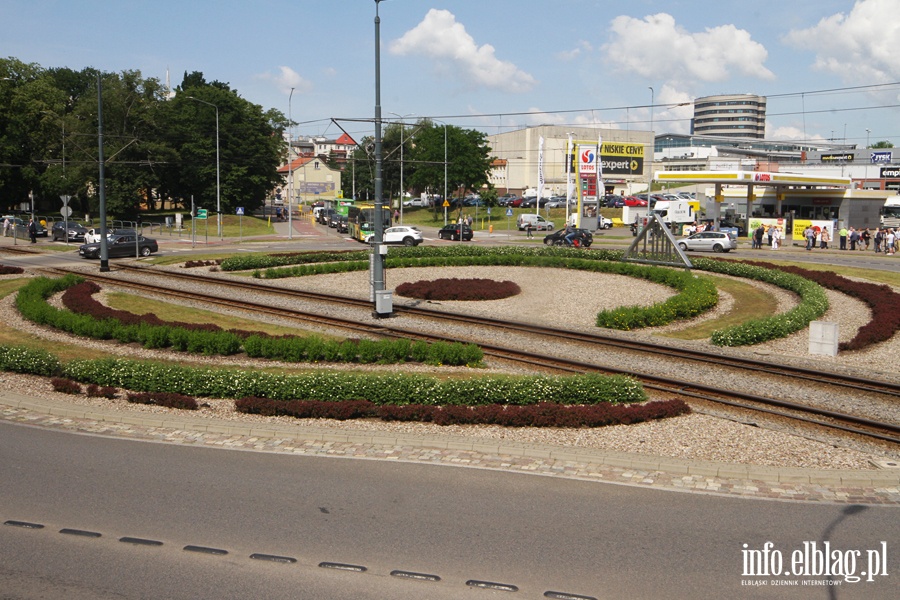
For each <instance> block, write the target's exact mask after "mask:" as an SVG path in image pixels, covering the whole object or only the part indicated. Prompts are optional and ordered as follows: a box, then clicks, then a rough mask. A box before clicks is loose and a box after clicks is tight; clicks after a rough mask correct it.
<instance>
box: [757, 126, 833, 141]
mask: <svg viewBox="0 0 900 600" xmlns="http://www.w3.org/2000/svg"><path fill="white" fill-rule="evenodd" d="M766 139H767V140H800V141H810V142H813V141H824V140H825V138H824V137H823V136H821V135H819V134H818V133H815V134H807V133H806V132H804V131H803V129H801V128H800V127H794V126H793V125H783V126H781V127H772V126H770V125H769V124H768V123H767V124H766Z"/></svg>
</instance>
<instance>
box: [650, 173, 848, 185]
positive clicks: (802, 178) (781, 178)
mask: <svg viewBox="0 0 900 600" xmlns="http://www.w3.org/2000/svg"><path fill="white" fill-rule="evenodd" d="M653 180H654V181H660V182H669V183H685V184H692V183H693V184H697V183H709V184H719V185H748V186H751V185H752V186H757V185H760V186H776V187H778V186H803V187H843V188H849V187H850V186H851V185H852V180H851V179H850V178H849V177H821V176H816V175H801V174H799V173H768V172H764V171H658V172H656V173H654V174H653Z"/></svg>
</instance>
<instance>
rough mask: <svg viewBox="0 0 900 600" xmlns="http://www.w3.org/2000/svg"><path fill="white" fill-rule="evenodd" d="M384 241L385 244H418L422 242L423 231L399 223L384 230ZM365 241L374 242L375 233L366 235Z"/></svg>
mask: <svg viewBox="0 0 900 600" xmlns="http://www.w3.org/2000/svg"><path fill="white" fill-rule="evenodd" d="M382 241H383V243H385V244H403V245H404V246H418V245H419V244H421V243H422V232H421V231H419V230H418V229H416V228H415V227H411V226H409V225H397V226H396V227H388V228H387V229H385V230H384V236H383V237H382ZM365 242H366V243H367V244H372V243H374V242H375V234H374V233H370V234H369V235H367V236H366V239H365Z"/></svg>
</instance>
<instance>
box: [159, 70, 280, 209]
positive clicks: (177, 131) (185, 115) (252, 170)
mask: <svg viewBox="0 0 900 600" xmlns="http://www.w3.org/2000/svg"><path fill="white" fill-rule="evenodd" d="M217 112H218V131H217V127H216V113H217ZM166 122H167V129H166V135H167V137H168V141H169V144H170V145H171V146H172V147H173V148H175V149H176V151H177V155H178V164H177V165H170V168H168V169H166V172H165V175H164V177H163V185H164V187H165V189H166V190H167V192H168V193H169V194H171V195H173V196H176V197H180V198H183V199H184V201H185V203H186V204H187V203H189V198H190V197H191V196H193V197H194V202H195V205H196V206H198V207H204V208H207V209H210V210H213V211H214V210H215V208H216V205H217V195H216V192H217V183H216V182H217V169H218V176H219V182H220V183H219V185H220V190H219V191H220V197H219V201H220V203H221V209H222V212H223V213H226V214H230V213H232V212H233V211H234V209H235V208H236V207H238V206H242V207H245V208H246V209H248V210H253V209H256V208H259V207H261V206H263V204H264V203H265V200H266V197H267V195H268V194H269V192H270V191H271V190H272V189H274V188H275V187H276V186H277V185H278V184H279V183H280V182H281V178H280V176H279V175H278V173H277V168H278V166H279V165H280V164H281V163H282V161H283V160H284V159H285V157H286V148H285V144H284V138H283V136H282V133H283V131H284V130H285V128H286V126H287V119H286V117H285V116H284V115H283V114H282V113H281V112H279V111H277V110H269V111H267V112H264V111H263V110H262V107H260V106H259V105H256V104H252V103H250V102H248V101H246V100H244V99H243V98H241V97H240V96H238V94H237V93H236V92H234V91H232V90H231V89H230V88H229V87H228V86H227V85H226V84H222V83H220V82H212V83H210V84H207V83H206V82H205V80H204V79H203V77H202V75H201V74H197V73H194V74H191V75H190V76H186V77H185V82H184V84H183V85H182V86H181V87H179V88H178V89H177V92H176V95H175V97H174V98H173V99H172V100H170V101H169V103H168V104H167V110H166ZM217 139H218V145H219V156H218V160H217V158H216V142H217Z"/></svg>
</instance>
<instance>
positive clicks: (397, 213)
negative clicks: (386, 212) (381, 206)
mask: <svg viewBox="0 0 900 600" xmlns="http://www.w3.org/2000/svg"><path fill="white" fill-rule="evenodd" d="M399 222H400V209H397V208H395V209H394V225H396V224H397V223H399Z"/></svg>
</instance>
